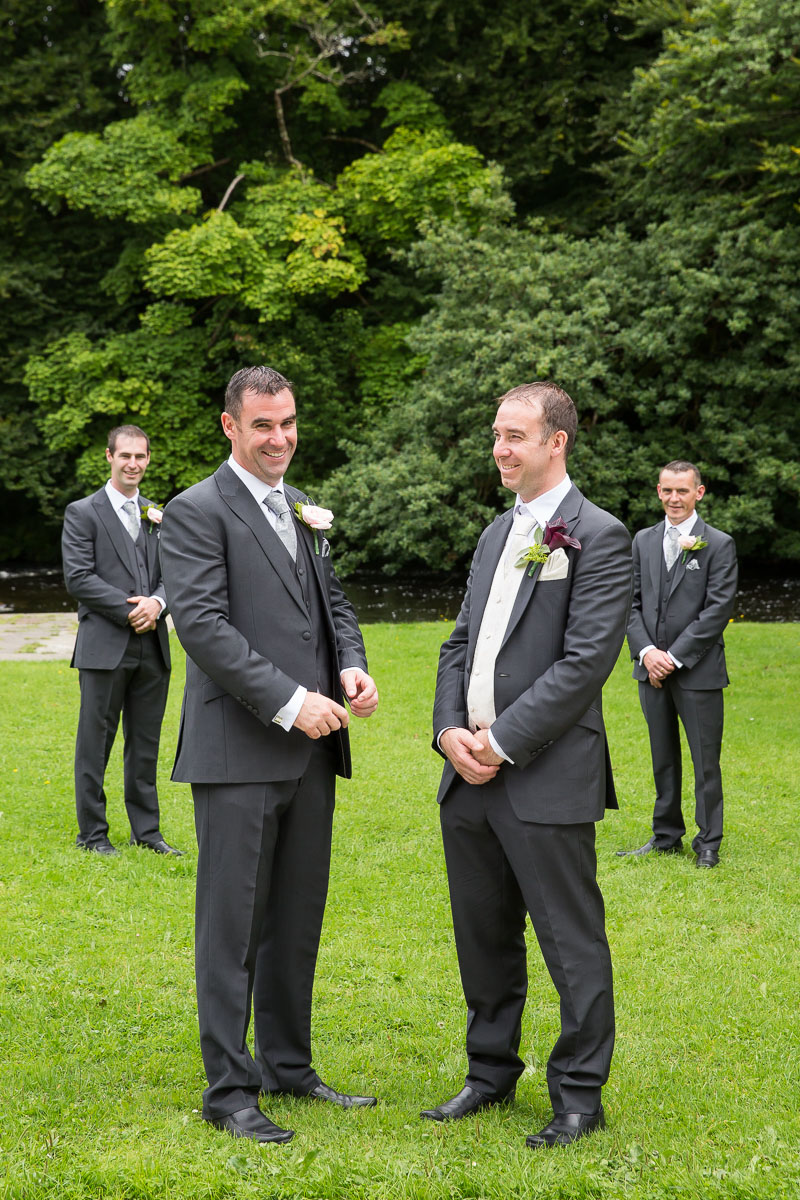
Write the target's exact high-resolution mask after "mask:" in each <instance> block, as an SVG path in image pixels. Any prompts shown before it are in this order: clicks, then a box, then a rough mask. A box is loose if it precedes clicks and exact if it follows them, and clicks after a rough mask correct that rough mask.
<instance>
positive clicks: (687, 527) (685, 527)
mask: <svg viewBox="0 0 800 1200" xmlns="http://www.w3.org/2000/svg"><path fill="white" fill-rule="evenodd" d="M696 522H697V513H696V512H693V513H692V515H691V516H690V517H687V518H686V520H685V521H681V523H680V525H675V526H674V528H675V529H677V531H678V537H682V536H683V535H684V534H688V533H691V532H692V530H693V529H694V527H695V524H696ZM670 528H673V526H672V522H671V521H670V519H669V517H667V516H665V517H664V533H663V535H662V536H663V537H664V538H666V536H667V530H668V529H670Z"/></svg>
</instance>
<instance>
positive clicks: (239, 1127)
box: [205, 1104, 294, 1142]
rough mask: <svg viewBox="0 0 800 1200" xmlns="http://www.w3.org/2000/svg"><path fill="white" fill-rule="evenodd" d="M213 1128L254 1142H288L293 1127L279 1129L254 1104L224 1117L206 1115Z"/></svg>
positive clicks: (292, 1135)
mask: <svg viewBox="0 0 800 1200" xmlns="http://www.w3.org/2000/svg"><path fill="white" fill-rule="evenodd" d="M205 1120H206V1121H208V1123H209V1125H213V1126H214V1128H215V1129H224V1130H225V1132H226V1133H229V1134H231V1136H232V1137H243V1138H252V1140H253V1141H254V1142H290V1141H291V1140H292V1138H293V1137H294V1130H293V1129H280V1128H279V1127H278V1126H277V1125H273V1123H272V1121H270V1120H268V1119H267V1118H266V1117H265V1116H264V1114H263V1113H262V1111H261V1109H260V1108H258V1107H257V1106H256V1105H255V1104H254V1105H253V1106H252V1108H240V1109H238V1111H237V1112H232V1113H226V1115H225V1116H224V1117H206V1118H205Z"/></svg>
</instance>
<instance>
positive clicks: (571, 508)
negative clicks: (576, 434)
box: [503, 484, 583, 645]
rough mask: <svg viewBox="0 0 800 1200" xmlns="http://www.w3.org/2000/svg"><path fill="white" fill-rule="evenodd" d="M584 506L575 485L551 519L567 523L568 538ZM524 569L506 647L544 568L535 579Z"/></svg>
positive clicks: (577, 552)
mask: <svg viewBox="0 0 800 1200" xmlns="http://www.w3.org/2000/svg"><path fill="white" fill-rule="evenodd" d="M582 504H583V496H582V495H581V493H580V492H579V491H578V489H577V488H576V487H575V486H574V484H573V486H572V487H571V488H570V490H569V491H568V492H567V494H566V496H565V497H564V499H563V500H562V502H561V504H560V505H559V507H558V509H557V510H556V512H554V513H553V515H552V517H551V518H550V520H551V521H556V520H558V518H559V517H561V519H562V520H563V521H565V522H566V525H567V531H566V532H567V536H568V537H572V530H573V527H574V525H575V523H576V521H577V520H578V515H579V513H580V511H581V505H582ZM566 552H567V555H568V556H569V557H572V555H573V554H579V553H580V551H576V550H571V549H569V548H568V549H567V551H566ZM523 569H524V572H525V574H524V578H523V580H522V583H521V584H520V585H519V591H518V592H517V598H516V600H515V601H514V607H513V608H512V609H511V616H510V617H509V619H508V625H507V626H506V632H505V635H504V637H503V645H505V644H506V642H507V641H508V639H509V637H510V636H511V634H512V633H513V631H514V629H515V628H516V626H517V623H518V622H519V619H520V617H521V616H522V614H523V613H524V612H525V610H526V608H527V607H528V605H529V604H530V602H531V600H532V598H533V593H534V591H535V589H536V585H537V583H538V581H539V576H540V575H541V573H542V568H541V567H540V568H539V570H538V571H535V572H534V574H533V577H531V576H530V575H529V574H528V571H529V569H530V568H528V567H525V568H523Z"/></svg>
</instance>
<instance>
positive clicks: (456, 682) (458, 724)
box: [433, 526, 491, 757]
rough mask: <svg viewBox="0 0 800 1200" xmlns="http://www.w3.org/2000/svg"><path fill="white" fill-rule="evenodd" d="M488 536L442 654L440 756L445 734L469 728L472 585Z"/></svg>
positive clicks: (436, 712)
mask: <svg viewBox="0 0 800 1200" xmlns="http://www.w3.org/2000/svg"><path fill="white" fill-rule="evenodd" d="M490 528H491V526H490ZM488 532H489V531H488V530H484V532H483V533H482V534H481V537H480V540H479V542H478V545H477V547H476V549H475V554H474V556H473V559H472V565H471V566H470V570H469V577H468V579H467V586H466V589H465V592H464V599H463V601H462V604H461V609H460V611H459V614H458V617H457V618H456V623H455V627H454V629H453V632H452V633H451V634H450V637H449V638H448V639H447V641H446V642H445V643H444V644H443V646H442V648H441V650H440V651H439V670H438V672H437V675H436V695H435V697H434V701H433V748H434V750H435V751H436V752H437V754H441V753H442V752H441V750H440V749H439V746H438V744H437V742H438V738H439V734H440V733H441V732H442V730H444V729H452V728H456V729H465V728H466V727H467V702H466V690H465V678H464V676H465V669H466V661H467V646H468V638H469V619H470V609H471V602H472V581H473V579H474V577H475V572H476V571H477V569H478V566H479V565H480V561H481V558H482V556H483V550H484V546H485V544H486V537H487V535H488ZM442 757H444V755H443V756H442Z"/></svg>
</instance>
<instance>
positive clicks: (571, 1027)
mask: <svg viewBox="0 0 800 1200" xmlns="http://www.w3.org/2000/svg"><path fill="white" fill-rule="evenodd" d="M507 769H510V770H513V769H514V768H506V767H502V768H501V769H500V772H499V774H498V775H497V776H496V777H495V778H494V779H493V780H491V781H490V782H488V783H485V784H480V785H471V784H468V783H465V782H464V781H463V780H461V779H458V780H456V782H455V783H454V784H453V786H452V787H451V789H450V791H449V792H448V793H447V796H446V797H445V799H444V801H443V802H442V806H441V821H442V835H443V839H444V851H445V860H446V863H447V879H448V884H449V887H450V901H451V906H452V911H453V927H454V930H455V938H456V949H457V951H458V964H459V968H460V971H461V981H462V984H463V988H464V996H465V999H466V1001H467V1008H468V1015H467V1056H468V1059H469V1072H468V1074H467V1077H466V1083H467V1084H468V1086H470V1087H473V1088H476V1089H477V1090H478V1091H480V1092H483V1093H484V1094H485V1095H488V1096H492V1097H495V1098H497V1097H502V1096H505V1095H507V1094H508V1093H509V1092H510V1091H511V1090H512V1089H513V1087H514V1085H515V1084H516V1081H517V1079H518V1078H519V1076H520V1075H521V1074H522V1071H523V1068H524V1063H523V1061H522V1059H521V1058H520V1057H519V1054H518V1050H519V1044H520V1035H521V1027H522V1011H523V1008H524V1006H525V998H526V995H527V988H528V972H527V952H526V946H525V914H526V912H527V913H528V914H529V915H530V919H531V923H532V925H533V929H534V932H535V934H536V937H537V940H538V942H539V947H540V949H541V951H542V956H543V958H544V961H545V964H546V966H547V969H548V971H549V972H550V976H551V978H552V980H553V983H554V984H555V987H556V990H557V991H558V995H559V999H560V1002H561V1005H560V1007H561V1031H560V1033H559V1036H558V1039H557V1041H556V1043H555V1046H554V1047H553V1050H552V1052H551V1054H550V1059H549V1061H548V1065H547V1084H548V1089H549V1092H550V1101H551V1103H552V1106H553V1111H554V1112H556V1113H564V1112H580V1113H593V1112H596V1111H597V1109H598V1108H599V1106H600V1094H601V1088H602V1086H603V1084H604V1083H605V1082H606V1080H607V1079H608V1073H609V1069H610V1065H611V1055H612V1052H613V1048H614V992H613V978H612V969H611V955H610V953H609V949H608V941H607V939H606V934H605V909H604V905H603V897H602V895H601V892H600V889H599V887H598V885H597V879H596V871H597V858H596V854H595V827H594V824H593V823H591V822H587V823H585V824H577V825H541V824H534V823H532V822H528V821H521V820H520V819H519V818H518V817H517V816H516V814H515V813H514V811H513V809H512V807H511V804H510V801H509V798H508V793H507V791H506V788H505V785H504V783H503V772H504V771H505V770H507Z"/></svg>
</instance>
